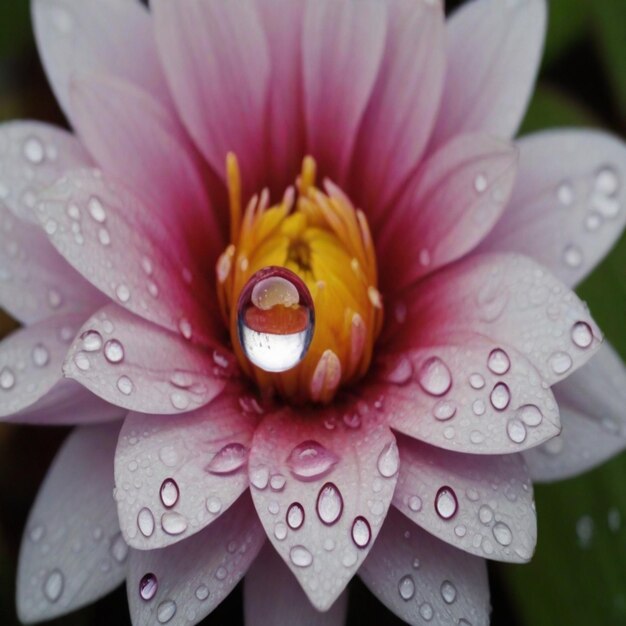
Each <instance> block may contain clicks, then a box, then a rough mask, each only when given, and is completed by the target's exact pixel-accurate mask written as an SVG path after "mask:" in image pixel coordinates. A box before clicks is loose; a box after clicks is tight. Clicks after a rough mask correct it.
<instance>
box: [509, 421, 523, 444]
mask: <svg viewBox="0 0 626 626" xmlns="http://www.w3.org/2000/svg"><path fill="white" fill-rule="evenodd" d="M506 432H507V434H508V436H509V439H510V440H511V441H512V442H513V443H523V442H524V440H525V439H526V426H524V424H523V422H521V421H520V420H519V419H517V418H516V417H514V418H513V419H511V420H509V422H508V423H507V425H506Z"/></svg>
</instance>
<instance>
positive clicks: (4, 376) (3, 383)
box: [0, 367, 15, 391]
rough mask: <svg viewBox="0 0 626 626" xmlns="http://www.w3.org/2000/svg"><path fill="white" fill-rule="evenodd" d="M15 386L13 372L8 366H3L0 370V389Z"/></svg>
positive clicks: (6, 389)
mask: <svg viewBox="0 0 626 626" xmlns="http://www.w3.org/2000/svg"><path fill="white" fill-rule="evenodd" d="M14 386H15V374H14V373H13V371H12V370H11V369H10V368H8V367H3V368H2V371H0V389H4V390H5V391H8V390H9V389H13V387H14Z"/></svg>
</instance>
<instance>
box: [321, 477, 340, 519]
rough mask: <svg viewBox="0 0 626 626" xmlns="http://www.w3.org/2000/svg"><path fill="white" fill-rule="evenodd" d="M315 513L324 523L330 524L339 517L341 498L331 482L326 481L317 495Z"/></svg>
mask: <svg viewBox="0 0 626 626" xmlns="http://www.w3.org/2000/svg"><path fill="white" fill-rule="evenodd" d="M316 508H317V514H318V516H319V518H320V520H322V522H323V523H324V524H326V525H327V526H332V525H333V524H335V523H336V522H337V521H338V520H339V518H340V517H341V513H342V511H343V498H342V497H341V493H340V491H339V489H337V487H336V485H334V484H333V483H326V484H325V485H324V486H323V487H322V488H321V489H320V492H319V494H318V496H317V505H316Z"/></svg>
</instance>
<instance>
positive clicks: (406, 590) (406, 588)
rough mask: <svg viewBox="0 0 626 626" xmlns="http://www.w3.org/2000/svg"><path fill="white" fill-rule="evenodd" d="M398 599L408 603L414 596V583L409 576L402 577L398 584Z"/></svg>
mask: <svg viewBox="0 0 626 626" xmlns="http://www.w3.org/2000/svg"><path fill="white" fill-rule="evenodd" d="M398 593H399V594H400V597H401V598H402V599H403V600H405V601H406V602H408V601H409V600H410V599H411V598H413V596H414V595H415V582H414V580H413V577H412V576H410V575H408V574H407V575H406V576H403V577H402V578H401V579H400V582H399V583H398Z"/></svg>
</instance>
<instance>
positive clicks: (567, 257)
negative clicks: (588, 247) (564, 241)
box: [563, 244, 583, 269]
mask: <svg viewBox="0 0 626 626" xmlns="http://www.w3.org/2000/svg"><path fill="white" fill-rule="evenodd" d="M563 261H564V262H565V265H567V266H568V267H571V268H572V269H575V268H577V267H580V266H581V265H582V263H583V253H582V250H581V249H580V248H579V247H578V246H575V245H573V244H569V245H567V246H566V247H565V249H564V250H563Z"/></svg>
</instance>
